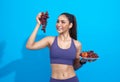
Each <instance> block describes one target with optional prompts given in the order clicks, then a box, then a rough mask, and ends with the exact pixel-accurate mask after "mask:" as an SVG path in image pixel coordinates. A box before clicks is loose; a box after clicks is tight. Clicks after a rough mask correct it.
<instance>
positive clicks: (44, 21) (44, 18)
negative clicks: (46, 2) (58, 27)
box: [39, 12, 49, 32]
mask: <svg viewBox="0 0 120 82" xmlns="http://www.w3.org/2000/svg"><path fill="white" fill-rule="evenodd" d="M48 18H49V16H48V12H46V13H43V12H42V13H41V18H40V19H39V20H40V22H41V24H42V30H43V31H44V32H46V30H45V28H46V25H47V19H48Z"/></svg>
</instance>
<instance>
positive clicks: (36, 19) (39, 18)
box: [36, 12, 41, 25]
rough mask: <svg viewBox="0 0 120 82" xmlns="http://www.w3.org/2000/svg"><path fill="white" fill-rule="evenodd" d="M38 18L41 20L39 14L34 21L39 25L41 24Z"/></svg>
mask: <svg viewBox="0 0 120 82" xmlns="http://www.w3.org/2000/svg"><path fill="white" fill-rule="evenodd" d="M40 18H41V12H40V13H39V14H38V15H37V16H36V21H37V23H38V24H39V25H40V24H41V22H40V20H39V19H40Z"/></svg>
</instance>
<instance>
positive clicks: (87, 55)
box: [80, 51, 98, 58]
mask: <svg viewBox="0 0 120 82" xmlns="http://www.w3.org/2000/svg"><path fill="white" fill-rule="evenodd" d="M80 56H81V57H84V58H98V55H97V54H96V53H94V51H87V52H82V53H80Z"/></svg>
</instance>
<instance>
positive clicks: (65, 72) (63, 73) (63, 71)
mask: <svg viewBox="0 0 120 82" xmlns="http://www.w3.org/2000/svg"><path fill="white" fill-rule="evenodd" d="M51 67H52V76H51V77H52V78H54V79H69V78H72V77H74V76H75V75H76V74H75V72H74V68H73V66H72V65H65V64H51Z"/></svg>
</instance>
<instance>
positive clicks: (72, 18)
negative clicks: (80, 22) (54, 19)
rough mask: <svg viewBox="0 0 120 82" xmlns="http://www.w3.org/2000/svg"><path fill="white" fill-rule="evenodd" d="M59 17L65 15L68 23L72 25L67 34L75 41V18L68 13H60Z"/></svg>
mask: <svg viewBox="0 0 120 82" xmlns="http://www.w3.org/2000/svg"><path fill="white" fill-rule="evenodd" d="M61 15H65V16H66V17H67V18H68V20H69V22H70V23H72V24H73V26H72V28H71V29H70V30H69V34H70V36H71V37H72V38H73V39H75V40H77V23H76V18H75V16H74V15H72V14H69V13H62V14H61Z"/></svg>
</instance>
